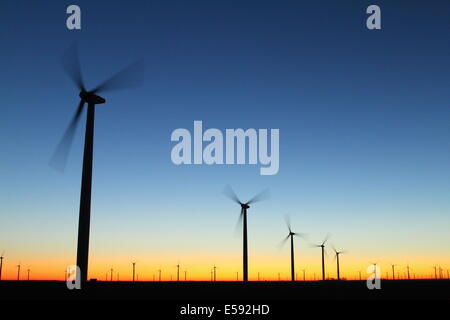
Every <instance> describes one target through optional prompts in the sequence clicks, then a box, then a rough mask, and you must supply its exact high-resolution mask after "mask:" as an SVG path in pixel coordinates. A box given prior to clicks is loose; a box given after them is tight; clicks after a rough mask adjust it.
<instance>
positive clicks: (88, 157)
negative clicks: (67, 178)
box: [50, 45, 143, 284]
mask: <svg viewBox="0 0 450 320" xmlns="http://www.w3.org/2000/svg"><path fill="white" fill-rule="evenodd" d="M62 62H63V67H64V69H65V71H66V73H67V74H68V76H69V77H70V78H71V79H72V81H73V82H74V83H75V85H76V86H77V88H78V90H80V92H79V97H80V103H79V104H78V107H77V110H76V111H75V114H74V116H73V117H72V119H71V121H70V123H69V126H68V127H67V129H66V131H65V133H64V135H63V137H62V139H61V141H60V143H59V144H58V146H57V148H56V151H55V153H54V155H53V157H52V159H51V161H50V163H51V164H52V165H53V166H55V167H59V168H60V169H64V167H65V163H66V160H67V156H68V153H69V149H70V146H71V145H72V141H73V138H74V135H75V131H76V128H77V126H78V124H79V121H80V117H81V113H82V111H83V109H84V105H85V104H87V105H88V107H87V118H86V132H85V139H84V156H83V173H82V178H81V194H80V212H79V220H78V244H77V266H78V267H79V268H80V269H79V270H80V275H77V277H80V280H81V283H82V284H83V283H86V281H87V276H88V258H89V228H90V220H91V191H92V160H93V149H94V116H95V109H96V106H97V105H99V104H104V103H105V102H106V100H105V99H104V98H102V97H100V96H98V95H97V93H99V92H104V91H107V90H117V89H125V88H132V87H136V86H138V85H139V84H140V83H141V80H142V75H143V65H142V64H141V63H134V64H131V65H129V66H128V67H126V68H125V69H123V70H122V71H120V72H119V73H117V74H115V75H113V76H112V77H111V78H109V79H107V80H106V81H104V82H103V83H101V84H100V85H98V86H97V87H95V88H94V89H93V90H90V91H87V90H86V88H85V85H84V83H83V77H82V74H81V68H80V62H79V58H78V53H77V48H76V46H75V45H74V46H72V47H71V48H69V50H68V51H67V52H66V54H65V55H64V56H63V60H62Z"/></svg>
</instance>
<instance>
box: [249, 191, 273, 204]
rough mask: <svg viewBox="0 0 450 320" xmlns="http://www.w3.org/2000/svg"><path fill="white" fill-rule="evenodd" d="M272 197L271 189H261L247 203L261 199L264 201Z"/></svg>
mask: <svg viewBox="0 0 450 320" xmlns="http://www.w3.org/2000/svg"><path fill="white" fill-rule="evenodd" d="M269 198H270V191H269V189H265V190H263V191H261V192H260V193H258V194H257V195H256V196H254V197H253V198H251V199H250V200H249V201H248V202H247V204H251V203H255V202H259V201H263V200H267V199H269Z"/></svg>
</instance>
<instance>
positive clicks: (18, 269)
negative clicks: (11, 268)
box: [17, 262, 20, 281]
mask: <svg viewBox="0 0 450 320" xmlns="http://www.w3.org/2000/svg"><path fill="white" fill-rule="evenodd" d="M19 280H20V262H19V264H18V265H17V281H19Z"/></svg>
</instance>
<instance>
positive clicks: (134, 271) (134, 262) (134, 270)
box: [131, 261, 136, 282]
mask: <svg viewBox="0 0 450 320" xmlns="http://www.w3.org/2000/svg"><path fill="white" fill-rule="evenodd" d="M131 264H132V265H133V282H134V276H135V274H136V261H131Z"/></svg>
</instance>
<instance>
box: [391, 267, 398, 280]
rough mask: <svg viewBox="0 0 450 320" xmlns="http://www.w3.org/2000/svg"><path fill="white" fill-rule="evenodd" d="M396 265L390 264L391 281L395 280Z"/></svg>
mask: <svg viewBox="0 0 450 320" xmlns="http://www.w3.org/2000/svg"><path fill="white" fill-rule="evenodd" d="M396 266H397V265H396V264H391V268H392V280H395V267H396Z"/></svg>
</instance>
